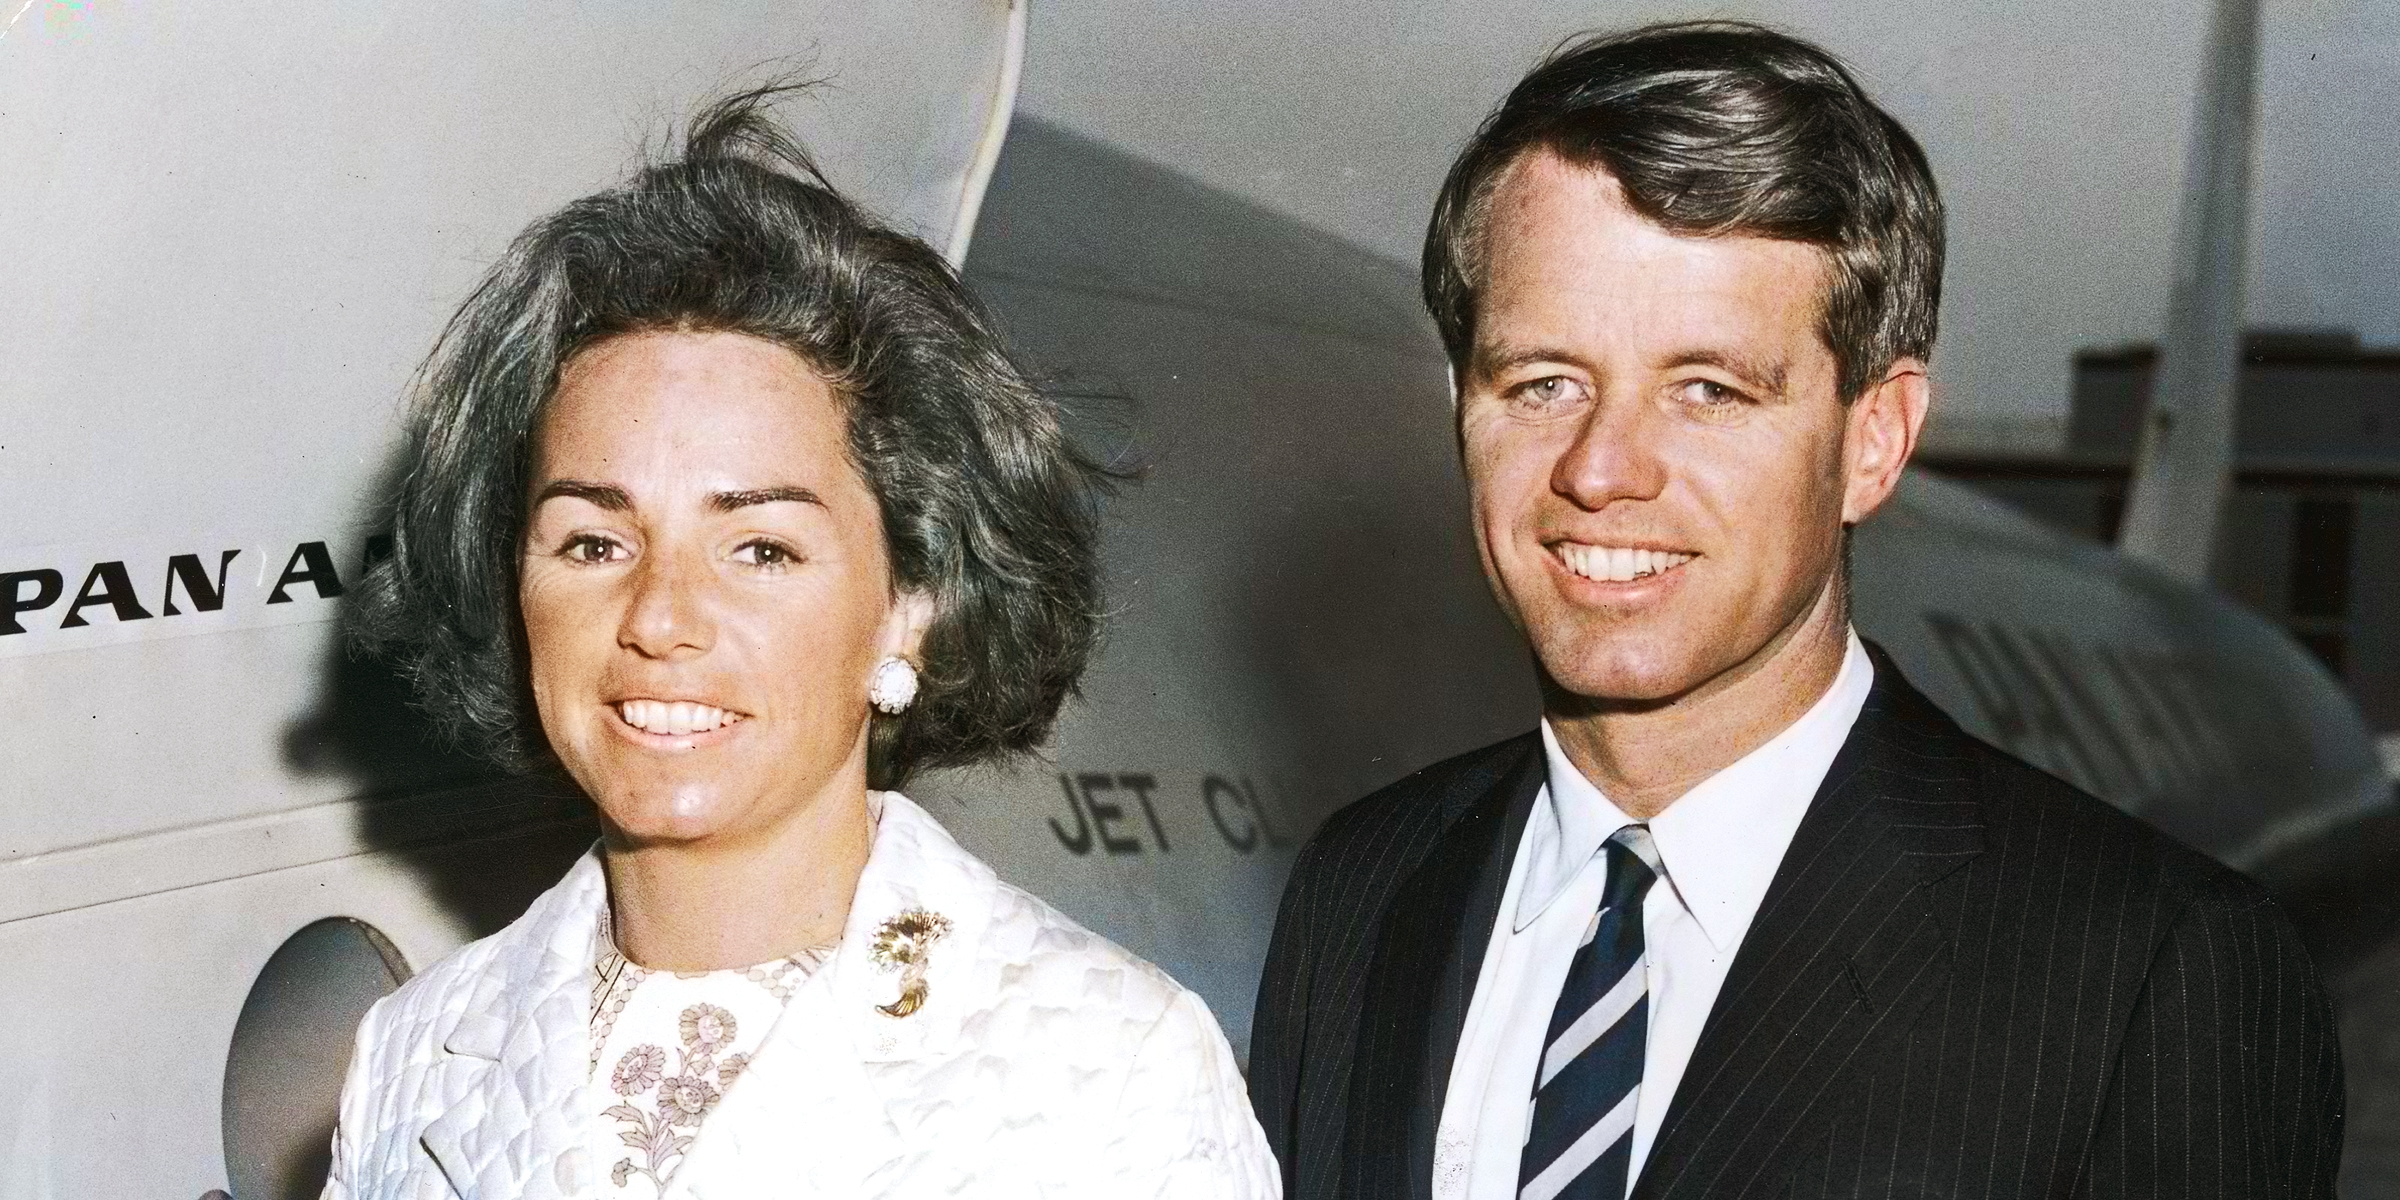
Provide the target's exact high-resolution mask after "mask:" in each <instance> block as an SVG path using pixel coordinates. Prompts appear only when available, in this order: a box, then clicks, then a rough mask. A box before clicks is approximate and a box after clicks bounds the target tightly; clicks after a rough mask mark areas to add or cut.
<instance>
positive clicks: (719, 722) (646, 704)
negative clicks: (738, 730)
mask: <svg viewBox="0 0 2400 1200" xmlns="http://www.w3.org/2000/svg"><path fill="white" fill-rule="evenodd" d="M617 716H618V717H619V718H620V719H621V720H623V721H624V722H625V723H626V724H628V725H631V726H633V727H634V728H635V729H639V730H641V731H642V732H643V733H658V734H686V733H707V732H708V731H709V730H712V729H716V728H718V727H720V726H725V725H731V724H733V723H734V722H736V721H739V720H741V719H742V714H740V713H737V712H727V711H725V710H724V709H721V708H711V707H709V706H708V705H705V704H695V703H693V702H691V701H689V700H673V701H668V700H620V701H618V702H617Z"/></svg>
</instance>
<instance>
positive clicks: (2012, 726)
mask: <svg viewBox="0 0 2400 1200" xmlns="http://www.w3.org/2000/svg"><path fill="white" fill-rule="evenodd" d="M1925 624H1926V627H1927V628H1929V629H1931V630H1933V640H1934V644H1936V645H1938V646H1940V647H1941V648H1942V653H1943V654H1945V655H1948V656H1949V658H1950V665H1951V666H1953V667H1956V668H1957V669H1958V675H1959V678H1961V679H1964V680H1966V681H1967V690H1968V691H1970V692H1973V693H1974V694H1975V706H1976V707H1977V708H1980V709H1982V710H1983V719H1984V724H1985V726H1986V727H1988V728H1989V729H1990V730H1991V731H1992V740H1993V741H1996V742H1998V743H2000V748H2001V749H2003V750H2006V751H2008V752H2009V753H2011V754H2024V753H2026V752H2027V747H2026V745H2025V735H2026V734H2027V733H2028V732H2029V731H2030V726H2028V725H2027V724H2026V721H2025V714H2024V713H2023V712H2021V711H2019V710H2018V708H2017V702H2016V701H2015V700H2014V699H2013V698H2011V697H2010V695H2009V690H2008V684H2007V680H2005V679H2004V678H2002V677H2001V674H2000V666H1999V664H1998V663H1995V662H1993V661H1992V653H1991V651H1990V650H1989V649H1987V648H1986V647H1985V646H1984V644H1983V638H1982V637H1981V636H1979V635H1978V634H1977V633H1976V632H1975V630H1974V629H1973V628H1971V627H1969V626H1968V625H1967V623H1966V622H1964V621H1961V620H1959V619H1958V618H1956V617H1953V616H1951V615H1950V614H1948V613H1940V612H1929V613H1926V614H1925Z"/></svg>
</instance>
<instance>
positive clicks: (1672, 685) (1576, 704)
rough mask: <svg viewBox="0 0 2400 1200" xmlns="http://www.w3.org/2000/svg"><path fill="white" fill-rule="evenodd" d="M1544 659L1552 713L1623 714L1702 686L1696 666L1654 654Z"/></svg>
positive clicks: (1544, 688) (1545, 688)
mask: <svg viewBox="0 0 2400 1200" xmlns="http://www.w3.org/2000/svg"><path fill="white" fill-rule="evenodd" d="M1560 658H1562V659H1565V661H1563V662H1556V663H1555V664H1554V661H1553V660H1552V659H1551V657H1550V656H1548V655H1543V656H1542V675H1543V679H1542V692H1543V696H1544V699H1545V700H1546V701H1547V702H1548V706H1549V707H1550V708H1551V709H1552V710H1553V711H1559V710H1565V711H1570V712H1572V711H1594V712H1597V711H1602V710H1611V711H1622V710H1625V709H1642V708H1655V707H1659V706H1661V705H1666V704H1671V703H1673V702H1674V701H1675V700H1676V699H1677V698H1678V697H1681V696H1683V695H1685V694H1687V693H1689V692H1690V691H1691V690H1692V689H1693V688H1695V687H1698V686H1699V685H1700V684H1701V683H1702V682H1703V676H1702V673H1701V672H1700V671H1699V669H1698V667H1697V664H1693V663H1689V662H1684V661H1680V660H1674V659H1668V658H1664V657H1662V656H1658V655H1654V654H1619V655H1607V656H1603V655H1594V654H1590V653H1585V654H1579V655H1573V656H1566V655H1562V656H1560Z"/></svg>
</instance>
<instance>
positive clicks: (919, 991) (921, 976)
mask: <svg viewBox="0 0 2400 1200" xmlns="http://www.w3.org/2000/svg"><path fill="white" fill-rule="evenodd" d="M948 932H950V918H948V917H945V916H943V915H942V914H940V913H937V912H928V911H926V910H925V909H922V908H912V909H909V910H908V911H907V912H904V913H901V914H900V915H898V916H895V917H893V918H891V919H890V920H887V921H885V922H884V923H883V924H881V925H878V926H876V927H875V942H874V944H873V945H872V946H870V947H869V948H868V950H867V958H868V960H869V961H871V962H873V963H874V964H875V965H876V966H878V967H881V968H883V969H884V970H885V971H898V972H900V998H899V999H897V1000H894V1001H892V1002H891V1003H890V1004H878V1005H876V1006H875V1011H877V1012H879V1013H882V1014H883V1015H885V1016H887V1017H905V1016H908V1015H910V1014H912V1013H914V1012H916V1011H917V1010H918V1009H920V1008H923V1007H925V953H926V951H928V950H931V949H932V948H933V944H934V943H935V942H938V941H940V940H942V935H944V934H946V933H948Z"/></svg>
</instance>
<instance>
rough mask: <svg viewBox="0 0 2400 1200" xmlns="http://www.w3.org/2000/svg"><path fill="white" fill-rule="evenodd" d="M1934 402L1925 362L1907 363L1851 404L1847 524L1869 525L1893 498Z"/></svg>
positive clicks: (1846, 441)
mask: <svg viewBox="0 0 2400 1200" xmlns="http://www.w3.org/2000/svg"><path fill="white" fill-rule="evenodd" d="M1932 398H1933V395H1932V383H1931V381H1930V380H1928V379H1927V378H1926V375H1925V361H1924V360H1923V359H1918V358H1902V359H1898V360H1896V361H1894V362H1893V363H1892V365H1891V367H1890V369H1888V370H1886V371H1885V372H1884V373H1883V378H1882V379H1880V380H1877V381H1876V382H1875V383H1874V384H1872V385H1870V386H1869V387H1868V388H1867V390H1866V391H1865V392H1863V393H1861V394H1860V395H1859V397H1858V399H1856V400H1853V401H1851V402H1850V411H1849V412H1848V413H1847V414H1846V418H1847V425H1846V428H1845V430H1844V436H1843V438H1842V475H1843V480H1842V524H1844V525H1856V524H1858V523H1859V522H1860V521H1864V520H1866V519H1867V515H1868V514H1869V513H1872V512H1874V511H1875V510H1876V509H1878V508H1881V507H1882V506H1883V502H1884V501H1885V500H1887V499H1890V498H1891V494H1892V489H1893V488H1895V487H1898V486H1899V485H1900V470H1901V468H1903V467H1905V466H1907V465H1908V460H1909V457H1910V456H1911V455H1913V454H1915V453H1916V451H1917V434H1918V433H1919V432H1921V431H1922V430H1923V429H1924V428H1925V410H1926V408H1927V407H1928V406H1929V405H1930V404H1931V403H1932Z"/></svg>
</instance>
